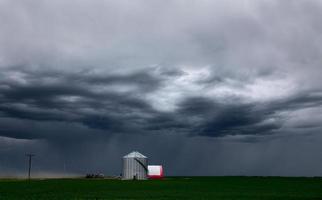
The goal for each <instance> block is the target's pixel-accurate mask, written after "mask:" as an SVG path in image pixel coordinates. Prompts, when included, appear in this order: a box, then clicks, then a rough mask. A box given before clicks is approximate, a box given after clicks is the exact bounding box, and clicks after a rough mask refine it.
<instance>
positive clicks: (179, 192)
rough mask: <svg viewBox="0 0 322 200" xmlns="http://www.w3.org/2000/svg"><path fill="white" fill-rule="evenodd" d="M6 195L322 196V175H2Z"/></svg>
mask: <svg viewBox="0 0 322 200" xmlns="http://www.w3.org/2000/svg"><path fill="white" fill-rule="evenodd" d="M3 199H119V200H120V199H155V200H157V199H165V200H166V199H224V200H225V199H236V200H237V199H260V200H262V199H272V200H273V199H274V200H277V199H281V200H288V199H310V200H311V199H322V178H289V177H167V178H165V179H163V180H145V181H122V180H113V179H43V180H41V179H37V180H31V181H28V180H22V179H1V180H0V200H3Z"/></svg>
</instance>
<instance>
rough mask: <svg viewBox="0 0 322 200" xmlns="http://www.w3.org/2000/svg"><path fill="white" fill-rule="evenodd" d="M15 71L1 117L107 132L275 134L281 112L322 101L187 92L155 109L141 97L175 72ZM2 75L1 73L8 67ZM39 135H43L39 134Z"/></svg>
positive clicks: (312, 95)
mask: <svg viewBox="0 0 322 200" xmlns="http://www.w3.org/2000/svg"><path fill="white" fill-rule="evenodd" d="M9 72H11V73H12V72H13V71H9ZM9 72H8V73H9ZM14 72H15V73H18V74H19V73H23V74H24V79H23V83H19V82H17V81H13V80H3V81H2V83H3V86H5V87H2V88H1V89H0V90H1V98H0V99H1V102H0V111H1V113H2V114H1V115H2V117H10V118H18V119H26V120H34V121H49V122H50V121H58V122H59V121H60V122H69V123H79V124H83V125H85V126H87V127H89V128H90V129H98V130H104V131H106V133H105V134H108V135H109V134H115V133H126V134H129V133H130V134H146V133H160V134H167V133H171V134H184V135H190V136H209V137H223V136H226V135H263V134H264V135H265V134H273V133H276V132H278V130H279V129H281V128H282V126H283V124H284V122H285V120H286V118H285V116H283V115H281V114H280V113H282V112H293V111H297V110H300V109H305V108H310V107H319V106H321V105H322V96H321V95H320V93H318V92H317V91H315V92H309V91H308V92H306V93H301V94H296V95H293V96H290V97H287V98H286V99H283V100H274V101H270V102H266V103H260V102H257V103H256V102H250V103H245V102H242V100H241V99H235V101H230V102H223V101H219V100H218V99H213V98H209V97H202V96H196V97H187V98H185V99H183V100H182V101H181V102H179V103H178V104H177V106H178V108H177V109H175V110H173V111H159V110H156V109H155V108H153V107H152V106H151V105H150V103H149V102H148V101H147V100H146V99H144V98H141V97H142V96H143V95H144V94H146V93H149V92H153V91H156V90H158V89H159V88H160V87H162V85H164V84H165V83H166V81H167V80H168V78H169V77H170V78H171V77H172V76H173V73H171V74H169V73H165V74H166V77H168V78H164V77H163V78H157V77H155V75H152V74H150V72H139V73H134V74H127V75H108V74H106V75H102V74H93V73H91V71H87V72H86V73H85V72H82V73H75V74H68V73H67V74H63V73H59V72H55V71H51V72H47V73H43V72H37V71H36V72H33V71H26V70H25V71H22V72H20V71H14ZM39 74H41V76H39ZM2 75H4V76H5V75H6V72H2ZM175 75H176V76H177V75H180V74H177V73H175ZM96 76H97V79H96V78H95V77H96ZM163 76H164V74H163ZM176 76H175V77H176ZM111 85H112V86H116V87H118V86H120V85H121V86H129V87H131V86H133V85H134V86H136V88H135V89H134V90H130V91H126V92H125V93H122V92H120V91H115V90H114V91H113V90H104V87H108V86H111ZM95 87H97V88H95ZM147 87H150V88H149V89H146V88H147ZM16 132H19V131H18V130H15V131H12V137H17V133H16ZM24 134H25V135H26V136H25V137H22V138H32V137H33V135H35V134H33V133H31V131H29V132H25V133H24ZM2 135H3V136H10V130H8V131H2ZM36 135H37V134H36ZM20 137H21V136H20ZM37 137H39V136H37ZM41 137H43V138H46V137H47V136H46V134H43V135H42V136H41Z"/></svg>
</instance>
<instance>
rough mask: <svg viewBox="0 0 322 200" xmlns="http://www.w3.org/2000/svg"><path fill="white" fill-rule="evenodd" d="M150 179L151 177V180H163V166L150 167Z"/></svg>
mask: <svg viewBox="0 0 322 200" xmlns="http://www.w3.org/2000/svg"><path fill="white" fill-rule="evenodd" d="M148 177H149V179H161V178H163V167H162V165H149V166H148Z"/></svg>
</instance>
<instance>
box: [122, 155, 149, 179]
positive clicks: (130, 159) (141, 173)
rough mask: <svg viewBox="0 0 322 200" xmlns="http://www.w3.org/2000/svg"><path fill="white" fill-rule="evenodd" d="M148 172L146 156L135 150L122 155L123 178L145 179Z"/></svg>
mask: <svg viewBox="0 0 322 200" xmlns="http://www.w3.org/2000/svg"><path fill="white" fill-rule="evenodd" d="M147 172H148V158H147V157H146V156H144V155H142V154H141V153H139V152H137V151H133V152H132V153H129V154H128V155H126V156H124V157H123V177H122V179H124V180H132V179H137V180H145V179H147Z"/></svg>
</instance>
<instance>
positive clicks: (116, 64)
mask: <svg viewBox="0 0 322 200" xmlns="http://www.w3.org/2000/svg"><path fill="white" fill-rule="evenodd" d="M321 19H322V2H321V1H319V0H305V1H293V0H283V1H281V0H280V1H277V0H261V1H255V0H252V1H251V0H240V1H235V0H215V1H214V0H171V1H165V0H155V1H150V0H120V1H108V0H100V1H92V0H77V1H76V0H71V1H65V0H55V1H52V0H15V1H12V0H0V175H1V176H21V175H25V172H26V168H27V162H26V161H27V160H26V159H27V158H26V157H25V153H30V152H31V153H35V154H36V157H35V158H34V169H33V170H34V173H35V174H38V175H39V176H40V175H64V174H65V175H66V174H85V173H89V172H93V173H95V172H103V173H105V174H106V175H118V174H119V173H120V172H121V169H122V168H121V164H122V163H121V157H122V156H123V155H125V154H127V153H129V152H130V151H132V150H137V151H140V152H141V153H142V154H144V155H146V156H148V157H149V162H150V164H162V165H164V169H165V174H166V175H265V176H322V145H321V144H322V123H321V122H322V66H321V64H322V56H321V55H322V23H321Z"/></svg>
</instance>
